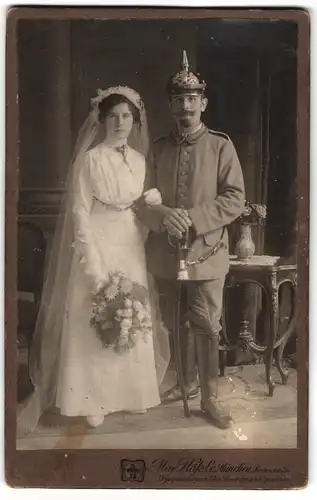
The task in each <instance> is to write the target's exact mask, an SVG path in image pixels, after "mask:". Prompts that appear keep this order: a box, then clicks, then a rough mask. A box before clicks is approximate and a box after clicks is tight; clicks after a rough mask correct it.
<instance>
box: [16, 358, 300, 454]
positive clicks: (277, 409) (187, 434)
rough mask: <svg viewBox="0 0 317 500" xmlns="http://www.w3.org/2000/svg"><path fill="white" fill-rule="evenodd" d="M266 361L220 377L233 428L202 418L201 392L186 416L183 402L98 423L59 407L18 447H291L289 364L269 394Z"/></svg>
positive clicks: (293, 391)
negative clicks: (285, 381)
mask: <svg viewBox="0 0 317 500" xmlns="http://www.w3.org/2000/svg"><path fill="white" fill-rule="evenodd" d="M264 374H265V370H264V366H263V365H253V366H244V367H242V366H241V367H235V368H229V369H228V370H227V373H226V376H225V377H224V378H222V379H220V387H219V395H220V399H221V400H222V402H223V404H224V405H228V407H230V411H231V414H232V416H233V419H234V425H233V428H232V429H230V430H225V431H223V430H219V429H217V428H215V427H214V426H212V425H210V424H208V423H206V421H205V420H204V419H203V418H202V416H201V413H200V411H199V398H197V399H196V400H193V401H191V403H190V407H191V409H192V417H191V418H190V419H186V418H185V417H184V414H183V409H182V404H181V403H172V404H169V405H161V406H159V407H156V408H154V409H151V410H150V411H148V413H147V414H145V415H130V414H124V413H118V414H113V415H110V416H108V417H106V418H105V421H104V423H103V425H101V426H100V427H98V428H96V429H91V428H89V427H88V426H87V424H86V422H85V419H83V418H66V417H63V416H60V415H59V414H58V413H56V412H55V413H54V412H52V411H51V412H49V413H47V414H45V415H43V417H42V419H41V421H40V424H39V426H38V428H37V430H36V432H35V433H34V434H32V435H28V436H26V437H19V438H18V439H17V449H20V450H22V449H23V450H26V449H53V448H59V449H78V448H82V449H84V448H93V449H94V448H103V449H107V448H140V446H141V447H142V448H143V449H146V448H157V449H158V448H161V449H164V448H185V449H191V448H213V449H215V448H274V447H275V448H280V447H283V448H293V447H296V434H297V381H296V371H295V370H291V371H290V375H289V380H288V384H287V385H285V386H282V385H280V383H279V375H278V374H277V373H276V372H274V377H273V378H274V380H275V381H276V384H277V385H276V389H275V392H274V395H273V397H272V398H269V397H268V396H267V387H266V384H265V381H264Z"/></svg>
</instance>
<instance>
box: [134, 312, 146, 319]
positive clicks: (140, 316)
mask: <svg viewBox="0 0 317 500" xmlns="http://www.w3.org/2000/svg"><path fill="white" fill-rule="evenodd" d="M136 316H137V318H138V320H139V321H143V319H144V317H145V313H144V311H138V313H137V315H136Z"/></svg>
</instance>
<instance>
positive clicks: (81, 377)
mask: <svg viewBox="0 0 317 500" xmlns="http://www.w3.org/2000/svg"><path fill="white" fill-rule="evenodd" d="M144 177H145V159H144V157H143V156H142V155H141V154H139V153H138V152H137V151H135V150H133V149H132V148H130V147H128V149H127V155H126V158H124V157H123V155H122V154H121V153H120V152H118V151H116V150H114V149H111V148H110V147H108V146H106V145H105V144H101V145H99V146H97V147H95V148H93V149H91V150H90V151H89V152H87V153H86V154H85V157H84V159H83V162H82V165H81V167H80V171H79V174H78V180H77V183H76V187H75V192H74V193H73V198H74V201H73V215H74V220H75V227H76V231H75V242H74V246H75V252H74V258H73V262H72V267H71V273H70V280H69V284H68V293H67V299H66V300H67V303H66V314H65V319H64V323H63V332H62V346H61V358H60V363H59V377H58V384H57V397H56V406H57V407H59V408H60V410H61V413H62V414H64V415H69V416H79V415H84V416H86V415H107V414H109V413H112V412H117V411H122V410H123V411H124V410H126V411H129V410H131V411H133V410H142V409H147V408H150V407H153V406H156V405H158V404H160V397H159V389H158V382H157V375H156V369H155V356H154V347H153V338H151V337H150V338H149V339H148V340H147V342H145V341H144V340H143V338H140V339H139V340H137V342H136V345H135V347H134V348H133V349H132V350H131V351H130V352H126V353H124V354H118V353H116V352H115V351H114V350H113V349H112V348H103V347H102V346H101V343H100V340H99V339H98V338H97V336H96V333H95V331H94V329H93V328H92V327H91V326H90V324H89V322H90V314H91V291H92V279H91V275H93V276H95V278H98V279H99V278H100V279H106V278H107V276H108V273H109V272H111V271H114V270H120V271H122V272H123V273H124V274H125V275H126V276H127V277H128V278H130V279H131V280H133V281H136V282H138V283H140V284H142V285H144V286H147V272H146V262H145V254H144V247H143V239H142V235H141V232H140V229H139V227H138V225H137V222H136V220H135V216H134V213H133V211H132V209H131V208H129V207H130V206H131V204H132V203H133V201H135V200H136V199H137V198H139V196H140V195H141V194H142V190H143V183H144Z"/></svg>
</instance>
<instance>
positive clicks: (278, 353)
mask: <svg viewBox="0 0 317 500" xmlns="http://www.w3.org/2000/svg"><path fill="white" fill-rule="evenodd" d="M291 284H292V310H291V319H290V321H289V324H288V327H287V330H286V332H285V333H284V335H283V338H282V340H281V343H280V344H279V345H278V347H277V348H276V350H275V356H274V357H275V361H276V367H277V369H278V371H279V374H280V375H281V379H282V384H284V385H285V384H286V382H287V379H288V369H287V368H286V366H285V362H284V356H283V354H284V349H285V346H286V344H287V342H288V340H289V338H290V336H291V335H292V333H293V332H294V328H295V321H296V317H295V314H296V313H295V310H296V309H295V308H296V296H295V284H294V282H293V281H292V282H291Z"/></svg>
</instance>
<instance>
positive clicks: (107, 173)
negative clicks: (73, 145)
mask: <svg viewBox="0 0 317 500" xmlns="http://www.w3.org/2000/svg"><path fill="white" fill-rule="evenodd" d="M86 156H87V163H88V169H89V177H90V183H91V189H92V195H93V197H94V198H97V199H98V200H100V201H101V202H102V203H105V204H107V205H113V206H115V207H119V208H120V207H126V206H129V205H131V204H132V203H133V202H134V201H135V200H136V199H137V198H139V197H140V196H141V194H142V190H143V184H144V178H145V158H144V156H142V155H141V154H140V153H138V152H137V151H135V150H134V149H132V148H130V147H128V148H127V154H126V158H124V157H123V155H122V154H121V153H120V152H118V151H116V150H115V149H112V148H110V147H108V146H106V145H104V144H101V145H99V146H97V147H95V148H93V149H91V150H90V151H89V152H88V153H87V154H86Z"/></svg>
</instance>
